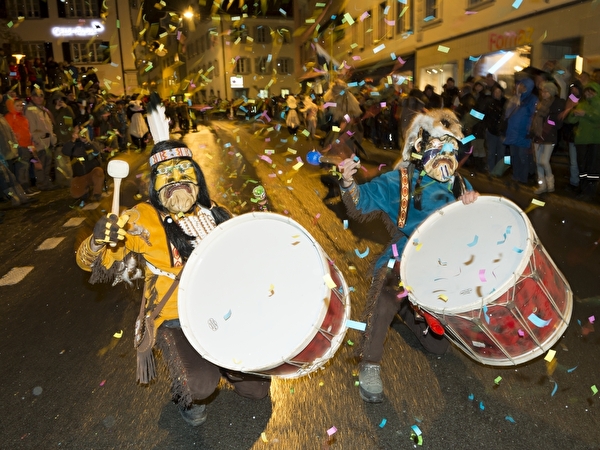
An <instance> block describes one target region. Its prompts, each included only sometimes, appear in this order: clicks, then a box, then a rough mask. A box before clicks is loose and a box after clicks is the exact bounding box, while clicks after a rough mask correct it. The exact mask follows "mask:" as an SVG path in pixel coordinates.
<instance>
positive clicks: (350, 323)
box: [346, 319, 367, 331]
mask: <svg viewBox="0 0 600 450" xmlns="http://www.w3.org/2000/svg"><path fill="white" fill-rule="evenodd" d="M346 328H352V329H353V330H358V331H365V330H366V329H367V324H366V323H364V322H357V321H356V320H350V319H347V320H346Z"/></svg>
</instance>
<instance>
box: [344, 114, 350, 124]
mask: <svg viewBox="0 0 600 450" xmlns="http://www.w3.org/2000/svg"><path fill="white" fill-rule="evenodd" d="M344 119H345V120H346V122H348V123H350V121H351V119H350V116H349V115H348V114H346V115H345V116H344Z"/></svg>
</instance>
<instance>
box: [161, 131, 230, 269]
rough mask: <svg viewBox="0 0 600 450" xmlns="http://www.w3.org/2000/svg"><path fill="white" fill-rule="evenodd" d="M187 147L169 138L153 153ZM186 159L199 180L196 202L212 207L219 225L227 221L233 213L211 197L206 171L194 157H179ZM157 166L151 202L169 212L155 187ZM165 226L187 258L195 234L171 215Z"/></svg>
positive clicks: (207, 207) (169, 237)
mask: <svg viewBox="0 0 600 450" xmlns="http://www.w3.org/2000/svg"><path fill="white" fill-rule="evenodd" d="M178 147H185V144H184V143H183V142H182V141H177V140H167V141H162V142H158V143H157V144H155V145H154V148H153V149H152V155H154V154H156V153H159V152H162V151H164V150H169V149H172V148H178ZM179 159H185V160H188V161H190V162H191V163H192V166H193V167H194V172H195V173H196V179H197V180H198V196H197V197H196V204H197V205H200V206H203V207H204V208H206V209H210V212H211V214H212V216H213V219H214V220H215V223H216V224H217V225H219V224H220V223H223V222H225V221H226V220H227V219H230V218H231V213H230V212H229V211H227V209H225V208H224V207H222V206H219V205H217V204H216V203H215V202H213V201H212V200H211V198H210V195H209V193H208V187H207V186H206V179H205V178H204V173H202V169H200V166H199V165H198V163H196V161H194V160H193V159H192V158H187V157H183V158H179ZM157 167H158V164H156V165H154V167H152V168H151V171H150V187H149V197H150V203H151V204H152V206H154V207H155V208H156V209H157V210H159V211H161V212H162V213H165V214H168V212H169V211H168V210H167V209H166V208H165V207H164V205H163V204H162V203H161V202H160V198H159V196H158V192H157V191H156V189H154V183H155V182H156V175H157ZM163 226H164V228H165V232H166V233H167V238H168V239H169V241H170V242H171V243H172V244H173V245H174V246H175V248H176V249H177V250H178V251H179V254H180V255H181V256H182V257H183V258H184V259H187V258H188V257H189V256H190V255H191V254H192V251H193V250H194V247H193V245H192V241H193V240H194V239H195V236H190V235H188V234H187V233H185V232H184V231H183V230H182V229H181V228H180V227H179V225H177V223H175V221H174V220H173V219H171V217H170V215H167V217H166V218H165V220H164V221H163Z"/></svg>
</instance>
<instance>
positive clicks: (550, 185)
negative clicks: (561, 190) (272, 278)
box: [546, 175, 554, 192]
mask: <svg viewBox="0 0 600 450" xmlns="http://www.w3.org/2000/svg"><path fill="white" fill-rule="evenodd" d="M546 192H554V175H548V176H547V177H546Z"/></svg>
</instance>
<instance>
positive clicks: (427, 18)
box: [423, 16, 435, 22]
mask: <svg viewBox="0 0 600 450" xmlns="http://www.w3.org/2000/svg"><path fill="white" fill-rule="evenodd" d="M433 19H435V16H427V17H425V18H424V19H423V21H424V22H429V21H430V20H433Z"/></svg>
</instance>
